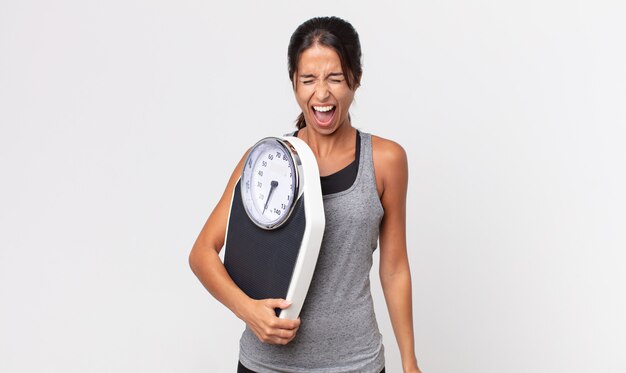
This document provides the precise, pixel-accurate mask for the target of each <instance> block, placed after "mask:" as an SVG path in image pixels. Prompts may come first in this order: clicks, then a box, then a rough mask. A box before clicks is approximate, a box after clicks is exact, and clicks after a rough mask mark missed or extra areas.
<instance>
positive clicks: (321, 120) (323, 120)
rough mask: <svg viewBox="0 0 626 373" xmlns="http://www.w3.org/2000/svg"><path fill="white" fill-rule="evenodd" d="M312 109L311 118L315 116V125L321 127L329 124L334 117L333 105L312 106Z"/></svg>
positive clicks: (334, 107)
mask: <svg viewBox="0 0 626 373" xmlns="http://www.w3.org/2000/svg"><path fill="white" fill-rule="evenodd" d="M312 108H313V116H315V119H316V120H317V123H318V124H319V125H321V126H325V125H328V124H330V122H332V120H333V118H334V117H335V109H336V106H335V105H327V106H313V107H312Z"/></svg>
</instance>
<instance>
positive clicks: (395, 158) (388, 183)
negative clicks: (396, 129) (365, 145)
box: [372, 135, 408, 201]
mask: <svg viewBox="0 0 626 373" xmlns="http://www.w3.org/2000/svg"><path fill="white" fill-rule="evenodd" d="M372 159H373V161H374V174H375V175H376V189H377V190H378V196H379V197H380V198H381V200H383V198H382V197H383V195H385V191H386V190H389V189H397V188H398V187H399V188H400V189H405V188H406V184H407V182H408V163H407V156H406V152H405V151H404V148H403V147H402V146H401V145H400V144H398V143H397V142H395V141H392V140H388V139H385V138H382V137H379V136H374V135H372ZM387 195H389V194H388V193H387ZM383 201H384V200H383Z"/></svg>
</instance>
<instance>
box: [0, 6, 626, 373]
mask: <svg viewBox="0 0 626 373" xmlns="http://www.w3.org/2000/svg"><path fill="white" fill-rule="evenodd" d="M376 4H377V5H373V3H363V2H357V1H352V2H345V1H318V2H315V3H312V2H309V3H306V4H300V3H297V2H291V1H274V2H267V1H263V2H260V1H259V2H252V1H250V2H243V3H242V2H236V1H233V2H219V3H218V2H215V3H211V2H208V1H197V0H182V1H176V2H173V1H147V0H125V1H119V0H113V1H106V2H104V1H93V0H91V1H85V0H80V1H79V0H74V1H72V0H59V1H35V0H20V1H9V0H0V177H1V182H0V371H2V372H234V370H235V365H236V361H237V354H238V338H239V335H240V333H241V331H242V329H243V324H242V322H241V321H240V320H238V319H236V318H235V317H234V316H233V315H232V314H231V313H230V312H229V311H228V310H227V309H226V308H225V307H223V306H222V305H221V304H219V303H218V302H217V301H215V300H214V299H212V298H211V296H210V295H209V294H208V293H207V292H206V291H205V290H204V289H203V288H202V286H201V284H200V283H199V282H198V281H197V280H196V278H195V277H194V275H193V274H192V272H191V271H190V270H189V267H188V263H187V257H188V253H189V250H190V248H191V246H192V244H193V242H194V240H195V238H196V235H197V234H198V232H199V231H200V228H201V227H202V225H203V223H204V221H205V219H206V218H207V216H208V214H209V213H210V212H211V210H212V208H213V207H214V205H215V203H216V202H217V200H218V198H219V197H220V195H221V193H222V190H223V188H224V186H225V184H226V181H227V179H228V177H229V175H230V172H231V171H232V169H233V167H234V166H235V164H236V163H237V161H238V160H239V158H240V157H241V155H242V154H243V152H244V151H245V149H246V148H247V147H249V146H250V145H252V144H253V143H254V142H255V141H256V140H258V139H259V138H261V137H264V136H268V135H280V134H282V133H285V132H287V131H289V130H291V129H292V128H293V127H292V123H293V120H294V119H295V117H296V116H297V114H298V112H299V111H298V108H297V105H296V103H295V100H294V98H293V94H292V92H291V87H290V83H289V80H288V75H287V56H286V55H287V44H288V41H289V37H290V35H291V33H292V32H293V31H294V30H295V28H296V27H297V26H298V25H299V24H300V23H301V22H303V21H304V20H306V19H308V18H310V17H313V16H318V15H337V16H340V17H343V18H345V19H347V20H349V21H350V22H352V23H353V25H354V26H355V27H356V29H357V30H358V31H359V34H360V36H361V42H362V47H363V62H364V77H363V81H362V87H361V88H360V89H359V91H358V92H357V96H356V102H355V104H354V105H353V110H352V117H353V122H354V125H355V126H357V127H358V128H360V129H362V130H364V131H367V132H372V133H374V134H377V135H380V136H383V137H386V138H390V139H393V140H396V141H397V142H399V143H400V144H401V145H403V146H404V148H405V149H406V151H407V153H408V156H409V163H410V186H409V198H408V204H409V205H408V243H409V250H410V254H409V255H410V261H411V266H412V272H413V285H414V318H415V336H416V352H417V356H418V359H419V361H420V365H421V367H422V368H423V371H424V372H425V373H427V372H428V373H434V372H464V373H467V372H480V373H485V372H497V373H501V372H624V371H626V355H625V354H624V350H625V348H626V320H625V316H624V315H625V314H626V289H625V288H626V286H625V284H626V271H625V270H624V266H625V263H626V260H625V259H626V255H625V254H624V251H625V249H626V146H625V145H626V48H625V46H624V45H625V42H624V40H625V38H626V26H624V24H625V23H624V19H626V5H625V4H626V3H624V2H623V1H619V0H615V1H606V0H600V1H591V0H579V1H565V0H560V1H559V0H527V1H510V0H508V1H486V0H482V1H463V0H451V1H418V2H415V1H406V2H376ZM375 274H376V268H374V269H373V292H374V297H375V299H376V307H377V308H376V309H377V315H378V319H379V322H380V327H381V330H382V333H383V336H384V342H385V345H386V357H387V371H388V372H390V373H395V372H399V371H401V369H400V361H399V354H398V352H397V347H396V344H395V340H394V337H393V333H392V331H391V327H390V323H389V321H388V316H387V313H386V310H385V307H384V302H383V299H382V295H381V290H380V285H379V283H378V281H377V278H376V276H375Z"/></svg>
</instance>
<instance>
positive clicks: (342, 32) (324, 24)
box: [287, 17, 363, 129]
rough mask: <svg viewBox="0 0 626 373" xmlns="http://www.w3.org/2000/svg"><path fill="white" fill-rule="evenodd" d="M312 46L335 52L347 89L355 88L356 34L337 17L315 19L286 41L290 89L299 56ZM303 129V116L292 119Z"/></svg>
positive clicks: (358, 72)
mask: <svg viewBox="0 0 626 373" xmlns="http://www.w3.org/2000/svg"><path fill="white" fill-rule="evenodd" d="M314 45H321V46H324V47H328V48H331V49H333V50H334V51H335V52H336V53H337V55H338V56H339V60H340V61H341V69H342V70H343V73H344V76H345V79H346V83H347V84H348V87H349V88H350V89H356V88H357V87H358V86H359V85H360V83H361V75H362V72H363V69H362V67H361V43H360V42H359V34H357V32H356V30H355V29H354V27H352V25H351V24H350V23H348V22H347V21H345V20H343V19H341V18H338V17H316V18H311V19H309V20H308V21H306V22H304V23H303V24H301V25H300V26H298V28H297V29H296V31H294V33H293V34H292V35H291V39H290V40H289V47H288V49H287V59H288V67H289V80H291V83H292V85H293V86H294V87H295V86H296V85H295V84H296V83H295V81H294V78H295V74H296V73H297V71H298V62H299V61H300V56H301V55H302V53H303V52H304V51H305V50H307V49H309V48H311V47H312V46H314ZM305 126H306V122H305V120H304V114H303V113H300V115H299V116H298V119H296V127H297V128H298V129H301V128H304V127H305Z"/></svg>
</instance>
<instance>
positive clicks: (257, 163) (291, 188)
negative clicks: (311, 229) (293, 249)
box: [241, 137, 301, 229]
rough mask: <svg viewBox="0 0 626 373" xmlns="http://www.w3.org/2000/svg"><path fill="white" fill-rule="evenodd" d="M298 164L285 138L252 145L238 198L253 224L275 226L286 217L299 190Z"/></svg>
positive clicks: (283, 221)
mask: <svg viewBox="0 0 626 373" xmlns="http://www.w3.org/2000/svg"><path fill="white" fill-rule="evenodd" d="M300 165H301V162H300V159H299V157H298V154H297V152H296V151H295V149H294V148H293V146H291V144H289V143H288V142H287V141H285V140H282V139H279V138H276V137H267V138H265V139H263V140H261V141H259V142H258V143H256V144H255V145H254V146H253V147H252V149H251V150H250V153H249V154H248V157H247V158H246V163H245V165H244V168H243V174H242V177H241V178H242V182H241V198H242V200H243V205H244V208H245V210H246V213H247V214H248V217H249V218H250V219H251V220H252V221H253V222H254V224H256V225H257V226H259V227H261V228H263V229H275V228H278V227H280V226H281V225H282V224H284V223H285V222H286V221H287V220H288V219H289V215H290V214H291V211H292V210H293V207H294V206H295V200H296V199H297V198H298V195H299V192H300V190H299V188H300V184H301V183H300V180H299V176H300V175H299V172H298V167H299V166H300Z"/></svg>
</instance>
